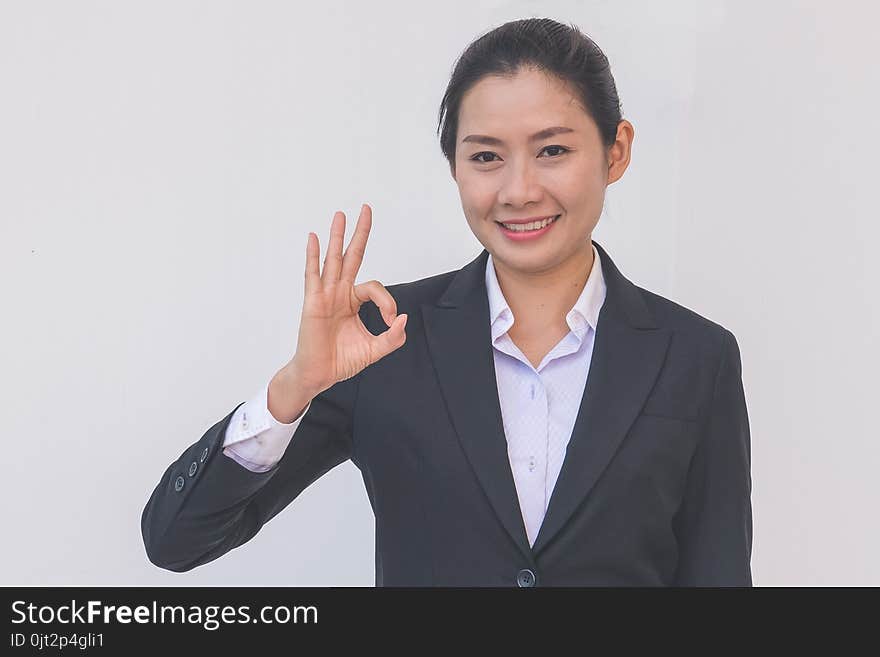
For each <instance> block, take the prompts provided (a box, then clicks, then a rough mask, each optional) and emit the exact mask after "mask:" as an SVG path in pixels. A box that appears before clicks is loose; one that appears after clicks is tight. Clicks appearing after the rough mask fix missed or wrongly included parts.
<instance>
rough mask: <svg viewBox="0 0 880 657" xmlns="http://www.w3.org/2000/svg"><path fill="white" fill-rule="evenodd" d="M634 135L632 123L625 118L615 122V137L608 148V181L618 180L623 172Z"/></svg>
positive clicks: (626, 165) (627, 162)
mask: <svg viewBox="0 0 880 657" xmlns="http://www.w3.org/2000/svg"><path fill="white" fill-rule="evenodd" d="M634 136H635V128H633V124H632V123H630V122H629V121H627V120H626V119H621V121H620V123H618V124H617V139H616V140H615V142H614V143H613V144H612V145H611V147H610V148H609V149H608V160H609V162H608V183H607V184H609V185H610V184H611V183H613V182H616V181H617V180H620V178H621V176H623V172H624V171H626V168H627V167H628V166H629V160H630V155H631V153H632V142H633V138H634Z"/></svg>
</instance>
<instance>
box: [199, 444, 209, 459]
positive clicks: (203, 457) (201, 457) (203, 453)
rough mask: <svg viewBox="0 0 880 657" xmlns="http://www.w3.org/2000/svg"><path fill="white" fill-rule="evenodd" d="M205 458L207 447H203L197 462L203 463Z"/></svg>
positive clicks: (206, 456)
mask: <svg viewBox="0 0 880 657" xmlns="http://www.w3.org/2000/svg"><path fill="white" fill-rule="evenodd" d="M206 458H208V448H207V447H205V449H204V451H203V452H202V455H201V456H200V457H199V462H200V463H204V462H205V459H206Z"/></svg>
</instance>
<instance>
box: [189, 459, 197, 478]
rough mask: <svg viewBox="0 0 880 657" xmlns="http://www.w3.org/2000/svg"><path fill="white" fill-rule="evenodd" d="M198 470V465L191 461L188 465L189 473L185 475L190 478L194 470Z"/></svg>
mask: <svg viewBox="0 0 880 657" xmlns="http://www.w3.org/2000/svg"><path fill="white" fill-rule="evenodd" d="M198 469H199V464H198V463H196V462H195V461H193V462H192V463H190V464H189V472H188V473H187V474H188V475H189V476H190V477H192V476H193V475H194V474H195V473H196V470H198Z"/></svg>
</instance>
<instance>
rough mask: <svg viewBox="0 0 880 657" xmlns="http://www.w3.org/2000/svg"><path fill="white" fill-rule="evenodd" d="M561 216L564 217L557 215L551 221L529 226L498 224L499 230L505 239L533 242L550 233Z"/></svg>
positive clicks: (529, 224)
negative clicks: (532, 240)
mask: <svg viewBox="0 0 880 657" xmlns="http://www.w3.org/2000/svg"><path fill="white" fill-rule="evenodd" d="M561 216H562V215H559V214H557V215H556V216H555V217H552V218H550V219H544V220H543V221H535V222H531V223H528V224H503V223H501V222H496V223H497V224H498V228H499V229H500V230H501V232H502V233H503V234H504V235H505V237H508V238H510V239H511V240H513V241H515V242H521V241H524V240H531V239H535V238H537V237H540V236H541V235H543V234H544V233H546V232H547V231H549V230H550V228H551V227H552V226H553V224H555V223H556V222H557V221H558V220H559V218H560V217H561Z"/></svg>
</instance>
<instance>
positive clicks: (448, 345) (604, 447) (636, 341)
mask: <svg viewBox="0 0 880 657" xmlns="http://www.w3.org/2000/svg"><path fill="white" fill-rule="evenodd" d="M593 244H594V246H595V247H596V249H597V251H598V253H599V255H600V261H601V267H602V274H603V277H604V279H605V284H606V296H605V301H604V303H603V304H602V308H601V310H600V312H599V319H598V326H597V329H596V338H595V342H594V345H593V356H592V360H591V363H590V371H589V373H588V376H587V383H586V386H585V389H584V394H583V397H582V399H581V404H580V408H579V411H578V415H577V418H576V420H575V424H574V429H573V431H572V435H571V439H570V441H569V444H568V449H567V451H566V456H565V460H564V461H563V464H562V469H561V471H560V473H559V477H558V478H557V481H556V485H555V487H554V489H553V493H552V495H551V497H550V502H549V506H548V508H547V513H546V514H545V516H544V521H543V524H542V525H541V529H540V530H539V532H538V536H537V537H536V539H535V543H534V545H533V546H531V547H530V546H529V543H528V537H527V535H526V530H525V525H524V523H523V519H522V512H521V510H520V507H519V498H518V497H517V493H516V484H515V483H514V479H513V474H512V472H511V470H510V461H509V460H508V454H507V439H506V437H505V435H504V428H503V423H502V418H501V405H500V402H499V399H498V385H497V380H496V378H495V362H494V355H493V352H492V349H493V347H492V341H491V333H490V324H489V302H488V295H487V290H486V281H485V272H486V262H487V259H488V255H489V253H488V251H486V250H485V249H483V251H482V252H481V253H480V254H479V255H478V256H477V257H476V258H474V259H473V260H472V261H471V262H470V263H468V264H467V265H465V266H464V267H462V268H461V269H460V270H458V271H457V272H456V274H455V276H454V277H453V278H452V281H451V282H450V283H449V286H448V287H447V288H446V290H445V291H444V293H443V294H442V295H441V296H440V299H439V300H438V301H437V303H436V304H431V303H425V304H422V313H423V316H424V318H425V337H426V340H427V343H428V349H429V352H430V355H431V359H432V360H433V363H434V367H435V371H436V372H437V377H438V380H439V384H440V389H441V392H442V394H443V396H444V398H445V401H446V404H447V408H448V409H449V413H450V420H451V422H452V424H453V426H454V428H455V431H456V435H457V437H458V440H459V441H460V442H461V445H462V449H463V450H464V452H465V455H466V456H467V458H468V461H469V462H470V465H471V467H472V468H473V470H474V474H475V476H476V477H477V479H478V480H479V482H480V485H481V486H482V488H483V489H484V491H485V492H486V495H487V497H488V499H489V501H490V503H491V505H492V507H493V509H494V511H495V513H496V514H497V516H498V518H499V520H500V522H501V523H502V524H503V526H504V527H505V528H506V530H507V532H508V533H509V535H510V537H511V539H512V540H513V541H514V542H515V543H516V545H517V546H518V547H519V549H520V550H521V551H522V553H523V555H524V556H525V557H526V558H527V559H528V560H529V563H530V564H532V565H535V563H534V559H535V558H536V557H537V555H538V553H540V552H541V551H542V550H543V549H544V548H546V547H547V546H548V545H550V544H551V543H552V541H553V540H554V538H556V537H557V536H558V535H559V534H560V532H561V531H562V530H563V529H564V527H565V524H566V522H567V521H568V520H569V518H570V517H571V515H572V514H573V513H574V511H575V509H576V508H577V507H578V506H579V505H581V504H582V503H583V502H584V501H585V499H586V497H587V496H588V494H589V492H590V491H591V490H592V488H593V486H594V485H595V484H596V481H597V480H598V479H599V477H600V476H601V475H602V473H603V472H604V471H605V469H606V467H607V466H608V464H609V463H610V461H611V459H612V457H613V456H614V454H615V452H616V451H617V449H618V448H619V446H620V444H621V442H622V441H623V439H624V437H625V436H626V434H627V432H628V431H629V428H630V426H631V425H632V424H633V422H634V421H635V418H636V416H637V415H638V413H639V411H640V410H641V408H642V406H643V405H644V402H645V400H646V399H647V396H648V393H649V392H650V390H651V388H652V387H653V385H654V382H655V380H656V379H657V376H658V374H659V372H660V367H661V365H662V363H663V360H664V357H665V355H666V350H667V347H668V345H669V338H670V335H671V332H670V331H669V330H668V329H663V328H659V327H658V326H657V323H656V321H655V319H654V317H653V316H652V314H651V312H650V310H649V309H648V307H647V305H646V303H645V300H644V298H643V297H642V293H641V292H640V291H639V290H638V288H636V286H635V285H633V284H632V283H631V282H630V281H629V280H628V279H626V278H625V277H624V276H623V274H621V273H620V271H619V270H618V269H617V266H616V265H615V264H614V261H613V260H612V259H611V257H610V256H609V255H608V253H607V252H606V251H605V249H603V248H602V246H600V245H599V244H598V243H597V242H596V241H593Z"/></svg>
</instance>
